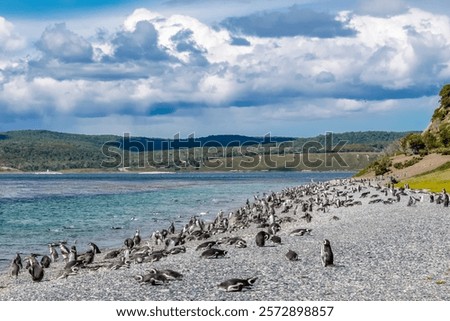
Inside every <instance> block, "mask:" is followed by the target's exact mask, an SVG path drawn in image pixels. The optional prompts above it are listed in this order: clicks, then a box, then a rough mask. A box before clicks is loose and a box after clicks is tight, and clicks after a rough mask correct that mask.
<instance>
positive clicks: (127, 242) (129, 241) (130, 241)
mask: <svg viewBox="0 0 450 321" xmlns="http://www.w3.org/2000/svg"><path fill="white" fill-rule="evenodd" d="M123 244H124V245H125V246H126V247H127V248H129V249H132V248H133V247H134V241H133V239H131V238H127V239H126V240H125V241H123Z"/></svg>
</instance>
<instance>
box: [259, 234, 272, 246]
mask: <svg viewBox="0 0 450 321" xmlns="http://www.w3.org/2000/svg"><path fill="white" fill-rule="evenodd" d="M269 238H270V234H269V233H267V232H266V231H259V232H258V233H257V234H256V236H255V242H256V245H257V246H259V247H263V246H264V245H265V244H266V241H267V240H268V239H269Z"/></svg>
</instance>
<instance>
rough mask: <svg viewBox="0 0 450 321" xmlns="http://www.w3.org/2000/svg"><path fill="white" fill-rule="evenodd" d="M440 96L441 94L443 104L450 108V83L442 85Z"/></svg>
mask: <svg viewBox="0 0 450 321" xmlns="http://www.w3.org/2000/svg"><path fill="white" fill-rule="evenodd" d="M439 96H441V106H442V107H444V108H450V84H446V85H444V87H442V89H441V91H440V92H439Z"/></svg>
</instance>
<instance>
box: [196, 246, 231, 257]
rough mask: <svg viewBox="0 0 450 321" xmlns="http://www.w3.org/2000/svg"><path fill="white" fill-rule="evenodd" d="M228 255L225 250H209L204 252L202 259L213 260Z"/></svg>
mask: <svg viewBox="0 0 450 321" xmlns="http://www.w3.org/2000/svg"><path fill="white" fill-rule="evenodd" d="M227 253H228V252H227V251H225V250H220V249H215V248H211V249H208V250H206V251H204V252H203V253H202V254H201V257H202V258H207V259H212V258H215V259H217V258H218V257H224V256H225V255H227Z"/></svg>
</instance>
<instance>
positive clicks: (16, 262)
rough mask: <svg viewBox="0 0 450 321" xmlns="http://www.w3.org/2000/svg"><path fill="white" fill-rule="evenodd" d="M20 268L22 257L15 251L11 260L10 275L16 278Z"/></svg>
mask: <svg viewBox="0 0 450 321" xmlns="http://www.w3.org/2000/svg"><path fill="white" fill-rule="evenodd" d="M21 268H22V259H21V257H20V254H19V253H17V254H16V256H15V257H14V259H13V260H12V262H11V276H12V277H15V278H17V276H18V275H19V271H20V269H21Z"/></svg>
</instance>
